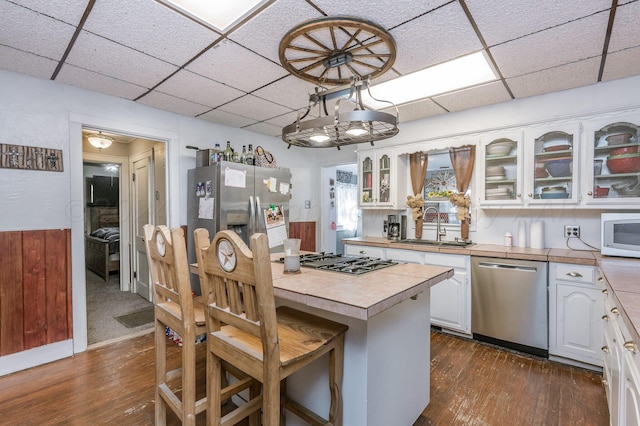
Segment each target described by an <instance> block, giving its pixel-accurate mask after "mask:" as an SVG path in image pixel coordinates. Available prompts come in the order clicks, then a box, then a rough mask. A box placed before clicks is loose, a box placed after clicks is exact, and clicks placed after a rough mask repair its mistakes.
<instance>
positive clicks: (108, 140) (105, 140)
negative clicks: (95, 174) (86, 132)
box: [87, 132, 115, 149]
mask: <svg viewBox="0 0 640 426" xmlns="http://www.w3.org/2000/svg"><path fill="white" fill-rule="evenodd" d="M87 140H88V141H89V143H90V144H91V145H93V146H94V147H96V148H98V149H105V148H109V147H110V146H111V144H112V143H113V142H115V139H113V138H112V137H109V136H105V135H103V134H102V132H98V133H97V134H93V135H91V136H87Z"/></svg>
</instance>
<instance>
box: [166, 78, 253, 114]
mask: <svg viewBox="0 0 640 426" xmlns="http://www.w3.org/2000/svg"><path fill="white" fill-rule="evenodd" d="M156 90H158V91H159V92H163V93H166V94H168V95H171V96H175V97H177V98H182V99H186V100H190V101H193V102H196V103H199V104H201V105H207V106H209V107H211V108H215V107H217V106H220V105H222V104H225V103H227V102H229V101H231V100H233V99H236V98H239V97H240V96H242V95H244V92H242V91H240V90H237V89H234V88H232V87H229V86H225V85H224V84H222V83H218V82H217V81H213V80H210V79H208V78H205V77H202V76H200V75H198V74H194V73H192V72H191V71H186V70H180V71H178V72H177V73H176V74H174V75H173V76H171V78H169V79H168V80H166V81H164V82H163V83H162V84H160V85H159V86H158V87H157V88H156Z"/></svg>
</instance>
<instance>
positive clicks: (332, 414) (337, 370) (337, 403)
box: [329, 336, 344, 426]
mask: <svg viewBox="0 0 640 426" xmlns="http://www.w3.org/2000/svg"><path fill="white" fill-rule="evenodd" d="M343 372H344V336H341V337H340V338H339V339H338V341H337V342H336V343H335V347H334V349H333V350H332V351H330V352H329V390H330V392H331V406H330V407H329V423H331V424H332V425H335V426H341V425H342V391H341V389H342V376H343Z"/></svg>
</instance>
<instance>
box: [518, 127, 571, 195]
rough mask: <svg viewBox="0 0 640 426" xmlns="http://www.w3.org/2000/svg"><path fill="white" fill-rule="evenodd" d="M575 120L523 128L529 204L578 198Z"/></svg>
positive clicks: (525, 178)
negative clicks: (573, 121)
mask: <svg viewBox="0 0 640 426" xmlns="http://www.w3.org/2000/svg"><path fill="white" fill-rule="evenodd" d="M580 129H581V126H580V124H579V123H567V124H556V125H551V126H541V127H535V128H530V129H527V130H526V131H525V144H526V146H525V151H524V158H525V167H524V184H525V188H524V192H525V197H526V203H527V204H530V205H537V204H540V205H543V206H548V205H555V204H559V205H565V204H576V203H577V202H578V201H579V188H578V186H577V182H578V180H577V178H576V177H577V175H578V171H579V170H580V163H579V158H580V157H579V155H578V154H579V152H580Z"/></svg>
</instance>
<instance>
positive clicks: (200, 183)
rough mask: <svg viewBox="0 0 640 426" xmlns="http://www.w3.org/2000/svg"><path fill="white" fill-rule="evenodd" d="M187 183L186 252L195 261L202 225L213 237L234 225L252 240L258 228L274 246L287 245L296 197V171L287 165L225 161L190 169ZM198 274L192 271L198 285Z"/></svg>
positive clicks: (272, 248)
mask: <svg viewBox="0 0 640 426" xmlns="http://www.w3.org/2000/svg"><path fill="white" fill-rule="evenodd" d="M188 185H189V187H188V195H187V200H188V209H187V214H188V218H187V252H188V255H189V262H190V263H194V262H196V256H195V246H194V242H193V231H194V230H195V229H197V228H206V229H208V230H209V236H210V237H211V238H213V236H214V235H215V233H216V232H218V231H220V230H224V229H231V230H233V231H235V232H236V233H238V234H239V235H240V236H241V237H242V239H243V240H244V242H245V243H246V244H247V245H248V244H249V238H250V237H251V235H253V234H254V233H256V232H262V233H266V234H267V235H268V236H269V246H270V247H271V251H272V252H277V251H283V245H282V237H283V232H284V238H286V233H287V232H288V228H289V200H290V199H291V172H290V171H289V170H288V169H268V168H264V167H255V166H249V165H246V164H240V163H231V162H226V161H223V162H221V163H218V164H214V165H211V166H206V167H197V168H195V169H191V170H189V174H188ZM265 212H266V214H265ZM267 222H268V223H267ZM281 225H284V228H282V227H281ZM194 277H195V276H194V275H193V274H192V286H193V287H194V289H196V288H195V287H196V286H195V285H194V284H195V283H197V282H198V281H197V277H195V278H196V280H194V279H193V278H194ZM197 287H199V285H198V286H197ZM196 290H197V291H199V288H197V289H196Z"/></svg>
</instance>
